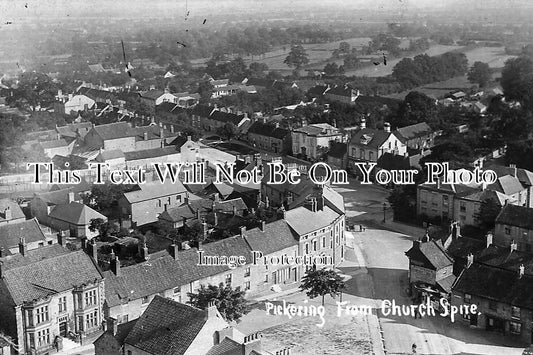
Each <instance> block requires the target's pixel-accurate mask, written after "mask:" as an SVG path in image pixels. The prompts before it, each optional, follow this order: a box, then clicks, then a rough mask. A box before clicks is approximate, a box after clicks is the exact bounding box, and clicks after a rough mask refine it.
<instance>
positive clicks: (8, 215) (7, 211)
mask: <svg viewBox="0 0 533 355" xmlns="http://www.w3.org/2000/svg"><path fill="white" fill-rule="evenodd" d="M4 219H5V220H7V221H10V220H12V219H13V211H11V208H10V207H9V206H8V207H6V209H5V210H4Z"/></svg>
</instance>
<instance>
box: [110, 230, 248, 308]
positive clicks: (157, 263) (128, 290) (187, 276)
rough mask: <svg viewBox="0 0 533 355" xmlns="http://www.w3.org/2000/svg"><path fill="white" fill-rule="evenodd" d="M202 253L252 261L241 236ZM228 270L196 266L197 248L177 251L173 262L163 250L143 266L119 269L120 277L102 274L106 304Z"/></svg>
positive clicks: (144, 295) (224, 266)
mask: <svg viewBox="0 0 533 355" xmlns="http://www.w3.org/2000/svg"><path fill="white" fill-rule="evenodd" d="M202 250H204V251H205V255H243V256H245V257H246V260H247V262H251V260H252V258H251V253H250V251H251V250H250V247H249V246H248V244H247V243H246V241H245V240H244V239H243V238H242V237H241V236H236V237H231V238H226V239H223V240H219V241H216V242H212V243H208V244H204V245H203V246H202ZM229 270H231V269H230V268H229V267H228V266H226V265H216V266H213V265H198V249H196V248H191V249H188V250H182V251H179V252H178V256H177V259H176V260H174V258H173V257H172V256H170V254H169V253H168V252H167V251H166V250H163V251H160V252H156V253H153V254H150V260H148V261H146V262H142V263H139V264H135V265H131V266H126V267H122V268H121V269H120V276H117V275H115V274H114V273H113V272H111V271H106V272H104V276H105V279H106V282H105V294H106V302H107V304H108V305H109V306H110V307H112V306H116V305H119V304H121V303H122V302H127V301H130V300H136V299H139V298H143V297H146V296H150V295H154V294H157V293H159V292H162V291H166V290H170V289H173V288H175V287H178V286H183V285H188V284H189V283H190V282H192V281H198V280H201V279H204V278H207V277H210V276H213V275H218V274H220V273H223V272H226V271H229Z"/></svg>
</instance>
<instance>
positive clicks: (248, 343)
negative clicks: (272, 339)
mask: <svg viewBox="0 0 533 355" xmlns="http://www.w3.org/2000/svg"><path fill="white" fill-rule="evenodd" d="M262 337H263V335H262V334H261V333H253V334H249V335H247V336H245V337H244V342H243V344H242V346H243V350H244V351H243V353H244V354H250V353H251V352H252V351H255V352H256V353H260V352H261V338H262Z"/></svg>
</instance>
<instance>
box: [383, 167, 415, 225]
mask: <svg viewBox="0 0 533 355" xmlns="http://www.w3.org/2000/svg"><path fill="white" fill-rule="evenodd" d="M419 175H420V174H419ZM387 201H389V203H390V205H391V207H392V211H393V214H394V220H395V221H400V222H408V223H412V222H415V221H414V220H413V218H416V189H415V188H414V185H396V186H394V189H393V190H392V192H391V194H390V195H389V197H387Z"/></svg>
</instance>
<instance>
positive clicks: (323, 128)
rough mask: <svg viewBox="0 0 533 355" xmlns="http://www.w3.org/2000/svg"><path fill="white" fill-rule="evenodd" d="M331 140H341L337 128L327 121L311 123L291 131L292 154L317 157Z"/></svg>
mask: <svg viewBox="0 0 533 355" xmlns="http://www.w3.org/2000/svg"><path fill="white" fill-rule="evenodd" d="M331 141H337V142H340V141H342V133H341V132H340V130H339V129H337V128H335V127H333V126H332V125H330V124H327V123H320V124H312V125H308V126H303V127H300V128H296V129H294V130H293V131H292V154H293V155H295V156H296V155H298V154H301V155H302V156H303V157H305V158H311V159H318V158H319V157H320V153H321V152H322V151H324V152H325V151H326V150H327V149H328V148H329V145H330V142H331Z"/></svg>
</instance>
